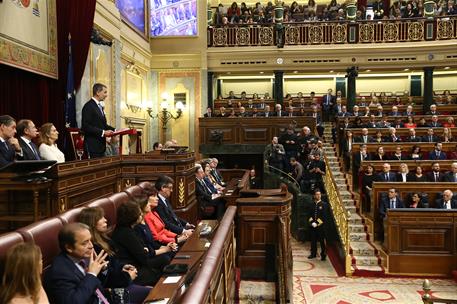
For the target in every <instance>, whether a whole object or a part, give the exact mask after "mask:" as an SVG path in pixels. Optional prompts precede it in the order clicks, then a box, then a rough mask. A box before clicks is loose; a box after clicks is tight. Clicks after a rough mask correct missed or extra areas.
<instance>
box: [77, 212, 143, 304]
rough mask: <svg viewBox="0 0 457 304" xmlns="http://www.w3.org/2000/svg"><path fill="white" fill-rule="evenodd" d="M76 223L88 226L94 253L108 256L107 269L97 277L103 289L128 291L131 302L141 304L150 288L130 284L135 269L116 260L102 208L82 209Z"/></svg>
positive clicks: (135, 275) (133, 278) (133, 277)
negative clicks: (102, 253) (102, 252)
mask: <svg viewBox="0 0 457 304" xmlns="http://www.w3.org/2000/svg"><path fill="white" fill-rule="evenodd" d="M78 221H79V222H80V223H83V224H86V225H87V226H89V230H90V234H91V236H92V240H91V241H92V244H93V245H94V250H95V252H96V253H97V254H99V253H100V252H101V251H102V250H103V251H105V252H106V253H107V254H108V256H107V257H106V260H107V261H108V262H109V263H108V268H107V269H106V270H105V271H103V272H101V273H100V274H99V275H98V278H99V279H100V281H101V282H102V284H103V287H104V288H125V289H126V290H128V291H129V294H130V300H131V301H132V302H134V303H143V301H144V299H145V298H146V296H147V295H148V294H149V291H150V289H151V288H149V287H143V286H138V285H134V284H132V281H134V280H135V279H136V277H137V269H136V268H135V266H132V265H129V264H125V265H123V264H121V263H120V262H119V261H118V259H117V258H116V254H115V248H113V247H114V246H113V244H112V242H111V239H110V238H109V237H108V235H107V232H108V225H107V220H106V218H105V212H104V210H103V208H101V207H88V208H84V209H83V210H82V211H81V213H80V214H79V216H78Z"/></svg>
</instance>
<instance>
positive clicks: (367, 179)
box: [362, 164, 377, 211]
mask: <svg viewBox="0 0 457 304" xmlns="http://www.w3.org/2000/svg"><path fill="white" fill-rule="evenodd" d="M376 176H377V175H376V174H374V167H373V166H372V165H370V164H368V165H367V166H366V169H365V173H364V174H363V176H362V193H363V195H364V204H363V205H364V210H365V211H370V209H371V208H370V207H371V191H372V190H373V182H374V181H376Z"/></svg>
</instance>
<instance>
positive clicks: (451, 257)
mask: <svg viewBox="0 0 457 304" xmlns="http://www.w3.org/2000/svg"><path fill="white" fill-rule="evenodd" d="M386 231H387V233H386V235H387V239H386V245H387V246H386V250H387V253H388V255H389V258H388V259H387V263H388V264H387V267H388V270H389V273H392V274H402V275H404V274H406V275H425V276H450V275H451V272H452V271H453V270H455V269H457V211H456V210H446V211H443V210H436V209H435V210H433V209H395V210H388V211H387V220H386Z"/></svg>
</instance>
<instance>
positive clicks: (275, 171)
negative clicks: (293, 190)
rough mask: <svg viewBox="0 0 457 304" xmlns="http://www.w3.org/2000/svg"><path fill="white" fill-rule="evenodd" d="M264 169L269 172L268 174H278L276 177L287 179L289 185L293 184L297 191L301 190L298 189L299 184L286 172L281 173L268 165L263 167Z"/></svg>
mask: <svg viewBox="0 0 457 304" xmlns="http://www.w3.org/2000/svg"><path fill="white" fill-rule="evenodd" d="M265 167H267V168H268V170H269V171H270V172H273V173H276V174H278V173H279V174H278V175H280V176H284V177H287V179H288V180H289V181H290V182H291V183H293V184H295V186H296V187H297V188H298V189H301V188H300V183H299V182H298V181H297V180H296V179H295V178H293V177H292V176H291V175H290V174H289V173H287V172H285V171H282V170H281V169H278V168H276V167H273V166H270V165H265Z"/></svg>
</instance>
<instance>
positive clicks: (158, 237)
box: [134, 189, 185, 260]
mask: <svg viewBox="0 0 457 304" xmlns="http://www.w3.org/2000/svg"><path fill="white" fill-rule="evenodd" d="M158 200H159V199H158V197H157V191H156V190H155V189H154V190H153V191H152V194H150V196H149V197H147V196H145V197H144V198H140V199H138V200H137V204H138V205H139V206H140V209H141V213H142V215H143V219H142V221H141V222H140V223H139V224H137V225H136V226H135V228H134V229H135V231H136V233H137V234H138V236H139V237H140V238H141V239H142V240H143V242H144V244H145V245H146V246H147V247H148V249H149V251H152V250H155V252H156V255H159V254H164V253H165V254H167V255H169V256H170V260H171V259H172V258H173V256H174V252H176V251H177V250H178V245H177V241H183V238H180V237H177V236H176V234H175V233H173V232H171V231H169V230H166V229H165V228H163V229H162V231H160V232H157V230H155V231H154V232H153V231H152V229H151V228H150V226H149V224H148V223H147V222H146V217H148V222H150V220H151V214H152V211H151V210H152V208H154V209H155V207H157V204H158ZM154 212H155V211H154ZM157 216H158V215H157ZM152 217H154V215H153V216H152ZM153 228H155V226H154V227H153ZM184 238H185V237H184ZM163 245H165V246H163Z"/></svg>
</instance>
